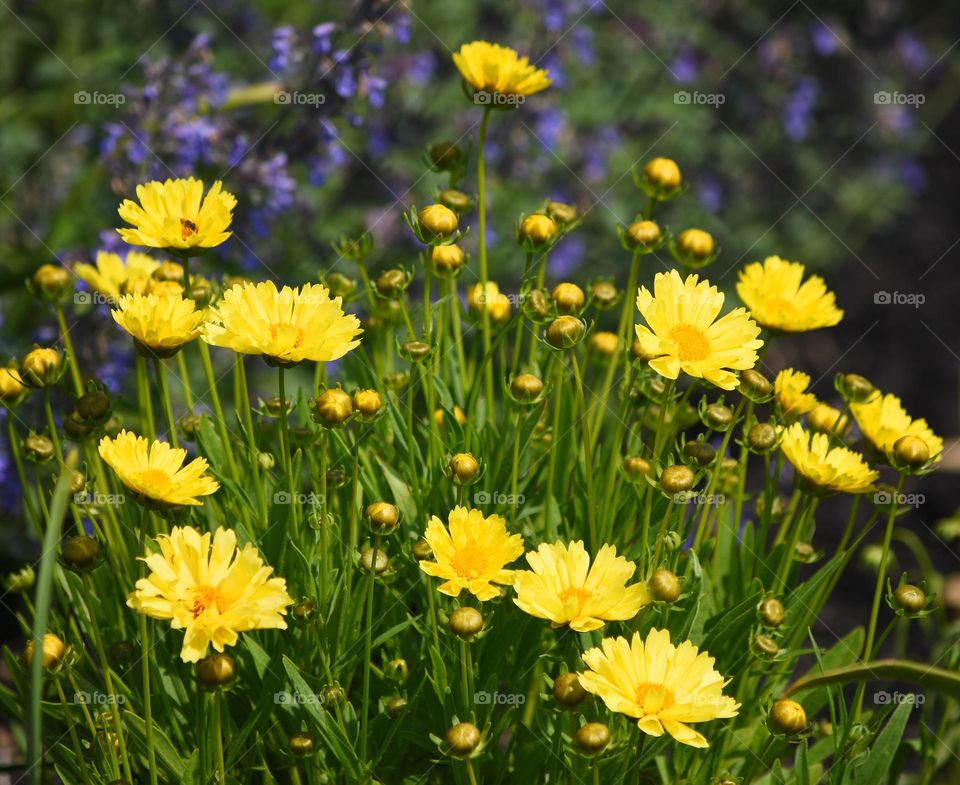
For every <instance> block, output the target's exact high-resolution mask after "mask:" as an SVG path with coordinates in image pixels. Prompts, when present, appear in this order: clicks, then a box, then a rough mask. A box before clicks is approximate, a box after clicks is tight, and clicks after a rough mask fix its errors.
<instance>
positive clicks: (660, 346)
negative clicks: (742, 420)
mask: <svg viewBox="0 0 960 785" xmlns="http://www.w3.org/2000/svg"><path fill="white" fill-rule="evenodd" d="M723 300H724V297H723V293H722V292H720V291H719V290H718V289H717V287H715V286H711V285H710V283H709V282H708V281H700V280H699V278H698V276H697V275H688V276H687V278H686V280H684V279H681V278H680V274H679V273H678V272H677V271H676V270H671V271H670V272H669V273H657V276H656V277H655V278H654V281H653V294H651V293H650V292H649V291H648V290H647V288H646V287H641V288H640V289H639V291H638V293H637V308H638V309H639V311H640V315H641V316H643V318H644V320H645V321H646V323H647V325H648V326H646V327H645V326H643V325H640V324H638V325H636V328H635V329H636V334H637V340H638V341H639V343H640V349H641V351H642V352H643V354H644V355H645V356H647V357H650V358H652V359H651V360H650V362H649V364H650V367H651V368H652V369H653V370H655V371H656V372H657V373H659V374H660V375H661V376H665V377H666V378H668V379H676V378H677V377H678V376H679V375H680V372H681V371H682V372H683V373H685V374H687V375H688V376H693V377H695V378H698V379H706V380H707V381H708V382H710V383H712V384H715V385H716V386H717V387H721V388H722V389H724V390H733V389H734V388H735V387H736V386H737V375H736V374H735V373H734V371H743V370H746V369H747V368H753V366H754V365H756V362H757V350H758V349H759V348H760V347H761V346H763V341H761V340H759V338H758V337H757V336H759V335H760V328H759V327H758V326H757V325H756V323H755V322H754V321H753V320H752V319H751V318H750V317H749V316H748V315H747V312H746V310H744V309H743V308H736V309H735V310H733V311H731V312H730V313H728V314H726V315H724V316H722V317H720V318H717V317H719V316H720V309H721V308H722V307H723Z"/></svg>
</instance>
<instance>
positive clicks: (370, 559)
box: [360, 548, 390, 575]
mask: <svg viewBox="0 0 960 785" xmlns="http://www.w3.org/2000/svg"><path fill="white" fill-rule="evenodd" d="M374 554H376V556H374ZM389 566H390V559H389V557H388V556H387V552H386V551H385V550H384V549H383V548H367V549H366V550H365V551H363V553H361V554H360V568H361V569H362V570H363V571H364V572H372V573H373V574H374V575H382V574H383V573H385V572H386V571H387V567H389Z"/></svg>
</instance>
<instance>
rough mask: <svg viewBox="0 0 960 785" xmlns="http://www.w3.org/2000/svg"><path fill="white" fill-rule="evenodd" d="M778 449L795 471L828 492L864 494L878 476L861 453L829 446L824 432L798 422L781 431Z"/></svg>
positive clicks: (827, 437) (828, 440) (828, 439)
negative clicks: (804, 426)
mask: <svg viewBox="0 0 960 785" xmlns="http://www.w3.org/2000/svg"><path fill="white" fill-rule="evenodd" d="M780 449H782V450H783V454H784V455H786V456H787V459H788V460H789V461H790V463H792V464H793V468H794V469H795V470H796V471H797V473H798V474H800V475H801V476H802V477H804V478H805V479H806V480H807V481H809V482H810V483H811V484H813V485H816V486H817V487H819V488H822V489H824V490H827V491H835V492H842V493H866V492H867V491H869V490H871V489H872V487H873V483H874V482H876V480H877V478H878V477H879V476H880V474H879V472H877V471H875V470H874V469H871V468H870V466H869V465H868V464H867V462H866V461H865V460H864V459H863V456H862V455H860V453H857V452H854V451H853V450H849V449H847V448H846V447H831V446H830V437H829V436H827V434H825V433H815V434H811V433H809V432H807V431H805V430H804V429H803V426H802V425H801V424H800V423H798V422H796V423H794V424H793V425H791V426H790V427H789V428H787V429H786V430H785V431H783V438H782V439H781V441H780Z"/></svg>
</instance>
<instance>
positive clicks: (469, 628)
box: [449, 605, 483, 640]
mask: <svg viewBox="0 0 960 785" xmlns="http://www.w3.org/2000/svg"><path fill="white" fill-rule="evenodd" d="M449 624H450V631H451V632H452V633H453V634H454V635H456V636H457V637H458V638H463V639H464V640H470V639H471V638H472V637H473V636H474V635H476V634H477V633H479V632H480V630H482V629H483V616H482V615H481V614H480V611H478V610H477V609H476V608H471V607H469V606H467V605H464V606H462V607H460V608H457V609H456V610H455V611H454V612H453V613H451V614H450V622H449Z"/></svg>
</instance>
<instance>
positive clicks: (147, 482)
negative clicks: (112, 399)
mask: <svg viewBox="0 0 960 785" xmlns="http://www.w3.org/2000/svg"><path fill="white" fill-rule="evenodd" d="M100 457H101V458H103V460H104V461H105V462H106V464H107V465H108V466H109V467H110V468H111V469H113V470H114V471H115V472H116V473H117V476H118V477H119V478H120V482H122V483H123V484H124V485H125V486H126V487H127V488H128V489H130V490H131V491H132V492H133V493H134V494H136V495H137V496H141V497H143V498H145V499H148V500H150V501H153V502H158V503H160V504H165V505H192V506H196V505H200V504H203V502H201V501H200V500H199V499H198V498H197V497H198V496H209V495H210V494H211V493H214V492H216V491H217V489H218V488H219V487H220V484H219V483H218V482H217V481H216V480H215V479H213V477H211V476H210V475H209V474H207V473H206V471H207V468H208V464H207V461H206V460H205V459H204V458H194V459H193V460H192V461H190V463H188V464H187V465H186V466H184V465H183V462H184V461H185V460H186V458H187V451H186V450H182V449H178V448H175V447H171V446H170V445H169V444H167V443H166V442H161V441H155V442H154V443H153V444H152V445H151V444H150V443H149V442H148V441H147V440H146V439H145V438H144V437H143V436H137V435H136V434H135V433H132V432H130V431H127V430H123V431H120V433H118V434H117V438H116V439H111V438H110V437H109V436H104V437H103V438H102V439H101V440H100Z"/></svg>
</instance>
